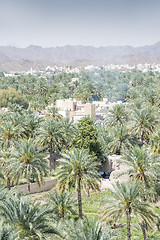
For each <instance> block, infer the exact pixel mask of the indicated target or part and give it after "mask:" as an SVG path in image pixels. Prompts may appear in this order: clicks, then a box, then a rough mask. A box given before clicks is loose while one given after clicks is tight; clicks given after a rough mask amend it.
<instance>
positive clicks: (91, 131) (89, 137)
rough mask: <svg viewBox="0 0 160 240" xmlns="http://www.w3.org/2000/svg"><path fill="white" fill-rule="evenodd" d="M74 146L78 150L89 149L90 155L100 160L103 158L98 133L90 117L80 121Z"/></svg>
mask: <svg viewBox="0 0 160 240" xmlns="http://www.w3.org/2000/svg"><path fill="white" fill-rule="evenodd" d="M72 145H73V146H74V147H76V148H85V149H88V150H89V152H90V154H92V155H94V156H96V157H97V158H99V159H100V158H101V157H102V148H101V144H100V142H99V141H98V132H97V129H96V128H95V127H94V125H93V120H91V119H90V118H89V117H84V118H82V119H81V120H80V121H79V123H78V131H77V135H76V136H75V138H74V139H73V142H72Z"/></svg>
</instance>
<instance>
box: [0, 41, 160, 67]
mask: <svg viewBox="0 0 160 240" xmlns="http://www.w3.org/2000/svg"><path fill="white" fill-rule="evenodd" d="M145 62H147V63H153V62H155V63H160V42H158V43H156V44H154V45H150V46H144V47H131V46H108V47H93V46H69V45H66V46H64V47H49V48H43V47H41V46H34V45H30V46H29V47H26V48H17V47H12V46H0V71H4V70H8V71H14V70H15V71H18V70H26V68H27V69H28V67H32V66H34V67H35V68H38V69H42V68H44V67H46V66H48V65H55V64H58V65H63V66H64V65H73V66H77V65H79V64H80V65H84V66H85V65H88V64H93V65H103V64H127V63H128V64H130V65H134V64H139V63H145Z"/></svg>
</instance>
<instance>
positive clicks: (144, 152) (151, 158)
mask: <svg viewBox="0 0 160 240" xmlns="http://www.w3.org/2000/svg"><path fill="white" fill-rule="evenodd" d="M123 162H125V163H126V164H128V165H129V166H130V169H129V170H128V173H129V175H130V177H132V178H133V179H134V180H136V181H139V183H140V187H141V197H142V198H143V200H144V201H148V199H149V200H150V201H157V200H158V197H157V196H158V193H157V184H158V185H159V181H158V174H159V169H160V163H159V159H158V157H157V156H155V155H153V153H152V152H151V151H150V150H149V149H147V148H146V147H145V146H142V147H139V146H135V147H134V148H133V149H132V150H130V151H128V152H126V153H125V154H124V156H123ZM122 174H126V171H125V173H123V172H122V173H121V175H122ZM142 230H143V233H144V239H147V223H146V222H145V221H144V222H142Z"/></svg>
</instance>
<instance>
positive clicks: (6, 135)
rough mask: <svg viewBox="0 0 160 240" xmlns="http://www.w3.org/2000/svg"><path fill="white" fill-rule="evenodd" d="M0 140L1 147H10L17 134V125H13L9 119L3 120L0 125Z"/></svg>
mask: <svg viewBox="0 0 160 240" xmlns="http://www.w3.org/2000/svg"><path fill="white" fill-rule="evenodd" d="M0 131H1V134H0V141H1V146H2V149H6V148H9V147H11V145H12V144H13V142H14V140H15V139H16V138H17V135H18V127H16V126H14V125H13V123H12V122H11V121H5V122H3V123H2V124H1V126H0Z"/></svg>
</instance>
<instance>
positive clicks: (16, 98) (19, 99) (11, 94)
mask: <svg viewBox="0 0 160 240" xmlns="http://www.w3.org/2000/svg"><path fill="white" fill-rule="evenodd" d="M0 99H1V100H0V107H9V106H10V105H11V104H13V103H16V104H19V105H21V106H23V108H28V102H27V101H26V100H25V98H24V97H23V96H22V95H21V93H20V92H18V91H16V90H15V89H13V88H10V89H1V90H0Z"/></svg>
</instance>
